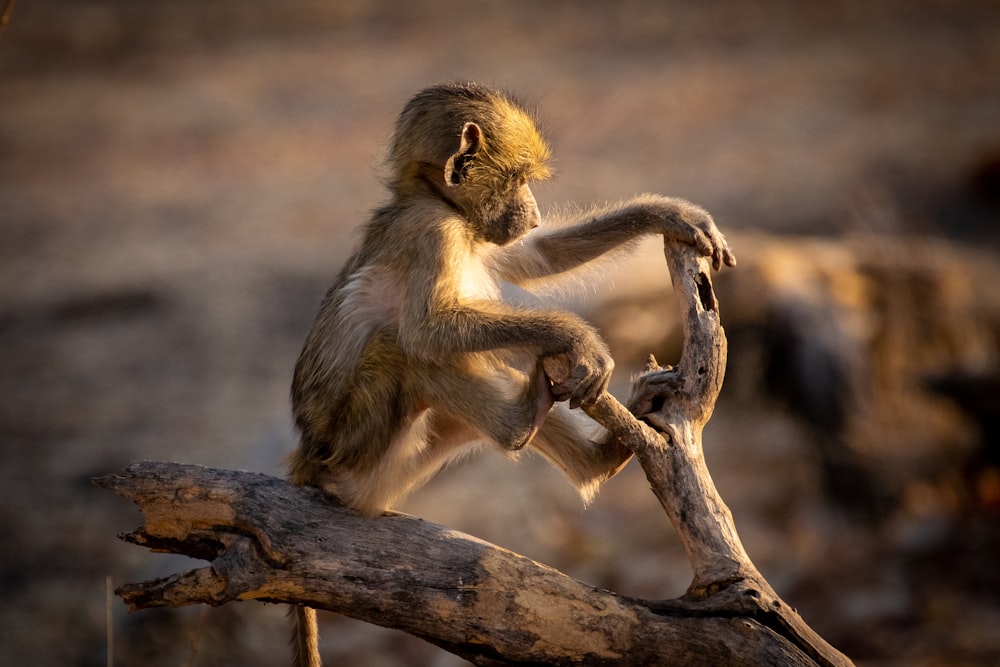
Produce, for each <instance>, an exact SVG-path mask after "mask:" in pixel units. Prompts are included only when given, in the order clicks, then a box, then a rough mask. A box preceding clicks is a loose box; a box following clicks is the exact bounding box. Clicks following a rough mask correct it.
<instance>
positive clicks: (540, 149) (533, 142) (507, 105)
mask: <svg viewBox="0 0 1000 667" xmlns="http://www.w3.org/2000/svg"><path fill="white" fill-rule="evenodd" d="M549 155H550V150H549V146H548V144H547V143H546V141H545V139H544V138H543V137H542V135H541V133H540V132H539V130H538V126H537V124H536V123H535V119H534V117H533V116H532V114H531V113H530V112H529V111H528V110H527V109H525V108H524V107H523V106H522V105H521V104H520V103H518V102H517V101H515V100H514V99H512V98H511V97H510V96H509V95H506V94H504V93H501V92H499V91H496V90H492V89H490V88H486V87H484V86H480V85H477V84H473V83H468V84H444V85H439V86H434V87H431V88H427V89H426V90H423V91H421V92H420V93H418V94H417V95H416V96H415V97H414V98H413V99H412V100H410V102H409V103H408V104H407V105H406V107H405V108H404V109H403V112H402V113H401V114H400V116H399V120H398V121H397V122H396V130H395V133H394V135H393V138H392V144H391V147H390V150H389V164H390V168H391V170H392V171H391V174H390V183H389V185H390V187H391V188H392V189H393V190H394V192H395V193H396V194H397V196H404V195H405V194H406V193H407V192H412V191H415V190H421V189H423V190H426V189H429V190H430V192H431V193H433V195H434V196H436V197H439V198H440V199H442V200H443V201H445V202H446V203H447V204H448V205H449V206H451V207H452V208H454V209H455V210H456V211H458V212H459V213H460V214H461V215H462V216H463V217H464V218H465V219H466V220H467V221H468V223H469V226H470V229H471V230H472V232H473V234H475V235H476V236H477V237H479V238H481V239H483V240H485V241H489V242H491V243H496V244H498V245H505V244H507V243H510V242H511V241H513V240H515V239H517V238H519V237H520V236H522V235H524V234H526V233H527V232H528V231H530V230H531V229H532V228H534V227H537V226H538V223H539V221H540V214H539V212H538V205H537V204H536V203H535V197H534V195H533V194H532V192H531V188H530V186H529V183H531V182H532V181H538V180H544V179H546V178H548V177H549V176H550V173H551V172H550V170H549V167H548V166H547V162H548V159H549Z"/></svg>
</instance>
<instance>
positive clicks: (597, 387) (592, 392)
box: [542, 339, 615, 408]
mask: <svg viewBox="0 0 1000 667" xmlns="http://www.w3.org/2000/svg"><path fill="white" fill-rule="evenodd" d="M614 367H615V363H614V361H613V360H612V359H611V355H610V354H608V351H607V348H606V347H605V345H604V343H603V342H602V341H601V340H600V339H597V340H596V341H594V342H593V343H591V344H587V345H583V346H580V347H579V348H577V349H573V350H570V351H569V352H565V353H562V354H557V355H554V356H551V357H545V358H543V359H542V368H543V369H544V370H545V374H546V375H547V376H548V378H549V381H551V382H552V389H551V391H552V397H553V398H554V399H555V400H556V401H566V400H568V401H569V406H570V407H571V408H578V407H580V405H582V404H583V403H589V402H591V401H594V400H596V399H597V397H598V396H600V395H601V394H603V393H604V392H605V391H607V389H608V382H609V381H610V379H611V371H612V370H613V369H614Z"/></svg>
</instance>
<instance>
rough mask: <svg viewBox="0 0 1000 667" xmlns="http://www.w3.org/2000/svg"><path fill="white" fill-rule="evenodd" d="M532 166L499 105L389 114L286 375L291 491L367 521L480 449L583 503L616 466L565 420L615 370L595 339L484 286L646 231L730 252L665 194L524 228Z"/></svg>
mask: <svg viewBox="0 0 1000 667" xmlns="http://www.w3.org/2000/svg"><path fill="white" fill-rule="evenodd" d="M549 154H550V150H549V147H548V144H547V143H546V141H545V139H544V138H543V137H542V135H541V133H540V132H539V130H538V127H537V125H536V122H535V119H534V116H533V114H532V113H531V112H530V111H529V110H528V109H526V108H525V107H524V106H523V105H522V104H520V103H519V102H518V101H516V100H515V99H513V98H512V97H511V96H510V95H507V94H505V93H503V92H500V91H497V90H493V89H490V88H486V87H484V86H480V85H477V84H471V83H470V84H446V85H439V86H434V87H431V88H428V89H426V90H423V91H421V92H420V93H418V94H417V95H416V96H415V97H414V98H413V99H412V100H410V102H409V103H408V104H407V105H406V107H405V108H404V109H403V111H402V113H401V114H400V116H399V119H398V120H397V122H396V127H395V132H394V135H393V137H392V140H391V145H390V148H389V155H388V169H389V173H388V179H387V185H388V188H389V194H390V198H389V201H388V203H386V204H385V205H384V206H382V207H381V208H379V209H377V210H376V211H375V212H374V213H373V214H372V216H371V219H370V220H369V221H368V222H367V223H366V224H365V226H364V227H363V230H362V231H363V235H362V240H361V243H360V246H359V247H358V248H357V250H356V251H355V252H354V254H353V255H352V256H351V258H350V259H349V260H348V261H347V263H346V265H345V266H344V268H343V269H342V270H341V272H340V274H339V276H338V277H337V279H336V282H335V283H334V284H333V286H332V287H331V288H330V290H329V292H328V293H327V295H326V297H325V299H324V300H323V303H322V306H321V308H320V311H319V314H318V315H317V317H316V320H315V323H314V324H313V326H312V329H311V330H310V332H309V334H308V337H307V339H306V342H305V345H304V347H303V349H302V352H301V354H300V356H299V359H298V362H297V364H296V367H295V373H294V378H293V383H292V408H293V412H294V416H295V421H296V425H297V427H298V429H299V431H300V433H301V438H300V444H299V447H298V449H297V450H296V451H295V452H294V453H293V454H291V455H290V457H289V467H290V477H291V481H292V482H293V483H295V484H298V485H310V486H316V487H319V488H321V489H323V490H324V491H325V492H327V493H329V494H332V495H335V496H336V497H337V498H339V499H340V500H341V501H342V502H344V503H345V504H347V505H349V506H350V507H353V508H355V509H356V510H357V511H359V512H361V513H363V514H366V515H371V516H375V515H378V514H379V513H380V512H382V511H383V510H386V509H388V508H390V507H391V506H393V505H394V504H395V503H397V502H399V501H400V500H401V499H402V498H403V497H404V496H405V495H406V494H407V493H409V492H410V491H412V490H413V489H414V488H416V487H417V486H418V485H420V484H422V483H423V482H424V481H426V480H427V479H428V478H429V477H431V476H432V475H433V474H434V473H435V472H436V471H438V470H439V469H440V468H441V467H442V466H443V465H444V464H445V463H446V462H447V461H449V460H450V459H452V458H454V457H456V456H458V455H460V454H462V453H463V452H466V451H468V449H469V447H470V446H472V445H477V444H479V443H493V444H495V445H497V446H498V447H499V448H500V449H501V450H502V451H505V452H518V451H519V450H521V449H522V448H524V447H525V446H527V445H530V446H531V447H533V448H534V449H535V450H537V451H538V452H539V453H541V454H542V455H543V456H544V457H545V458H546V459H548V460H549V461H550V462H551V463H552V464H553V465H555V466H556V467H557V468H559V469H560V470H561V471H562V472H563V473H564V474H565V475H566V477H567V478H568V479H569V481H570V482H571V483H572V484H573V485H574V486H575V487H576V488H577V489H578V490H579V492H580V495H581V496H582V497H583V500H584V502H588V501H590V500H591V498H592V497H593V496H594V494H595V493H596V491H597V489H598V487H599V486H600V484H601V483H602V482H603V481H604V480H606V479H608V478H610V477H612V476H613V475H614V474H615V473H617V472H618V471H619V470H620V469H621V468H622V467H623V466H624V465H625V464H626V463H627V462H628V460H629V458H630V457H631V455H632V452H631V451H630V450H629V449H628V448H626V447H625V446H623V445H622V444H620V443H619V442H617V440H616V439H614V438H612V437H610V436H607V435H605V436H603V437H601V438H598V439H596V440H595V439H592V438H591V437H590V436H589V435H588V434H587V433H588V425H587V424H583V425H581V423H580V421H581V419H578V415H577V414H576V413H574V412H571V411H570V408H574V407H578V406H580V405H582V404H585V403H588V402H591V401H594V400H596V399H597V398H598V397H599V396H600V395H601V394H602V393H603V392H605V391H606V389H607V386H608V381H609V378H610V375H611V371H612V368H613V365H614V364H613V361H612V359H611V357H610V356H609V354H608V349H607V346H606V345H605V344H604V342H603V341H602V340H601V338H600V336H599V335H598V334H597V332H596V331H595V330H594V329H593V328H592V327H591V326H590V325H588V324H587V323H586V322H585V321H583V320H582V319H581V318H580V317H577V316H576V315H574V314H571V313H568V312H563V311H557V310H539V309H532V308H526V307H518V306H514V305H510V304H508V303H505V302H504V301H503V300H502V299H501V285H502V284H504V283H510V284H513V285H517V286H519V287H522V288H524V289H526V290H528V291H529V292H533V291H537V290H544V289H545V288H546V287H547V286H549V285H552V284H555V283H556V282H558V281H559V280H561V279H563V278H566V277H572V275H573V274H574V273H576V272H577V270H578V269H585V268H590V267H593V266H595V265H597V264H599V263H601V262H606V261H608V260H613V259H615V258H617V257H620V256H621V255H622V254H623V252H626V251H628V250H630V249H631V248H633V247H634V246H635V244H636V242H637V241H638V240H639V239H640V238H641V237H643V236H647V235H653V234H660V235H662V236H663V237H664V238H665V239H666V240H668V241H671V242H675V243H684V244H689V245H691V246H694V247H695V248H696V249H697V250H698V251H699V252H701V253H702V254H703V255H706V256H709V255H710V256H711V257H712V264H713V267H714V268H715V269H716V270H719V269H720V268H721V267H722V266H723V264H725V265H729V266H733V265H735V257H734V255H733V254H732V253H731V252H730V250H729V248H728V246H727V245H726V241H725V239H724V238H723V236H722V234H721V233H719V231H718V229H716V226H715V224H714V222H713V221H712V218H711V216H709V215H708V213H706V212H705V211H704V210H702V209H701V208H699V207H697V206H695V205H693V204H691V203H689V202H687V201H684V200H681V199H674V198H668V197H661V196H656V195H641V196H638V197H635V198H633V199H629V200H626V201H623V202H620V203H617V204H614V205H611V206H604V207H599V208H595V209H592V210H590V211H587V212H585V213H583V214H580V215H579V216H577V218H578V219H576V220H560V221H551V220H548V221H546V224H545V225H544V226H543V225H541V215H540V213H539V211H538V206H537V204H536V202H535V197H534V195H533V194H532V192H531V186H530V184H531V183H532V182H535V181H540V180H544V179H546V178H548V177H549V175H550V170H549V168H548V166H547V164H546V163H547V161H548V159H549ZM552 359H558V360H559V361H560V363H562V364H563V365H564V366H566V367H568V369H569V373H568V374H567V375H566V376H565V377H559V378H558V379H557V380H556V381H553V379H551V378H549V377H548V376H547V375H546V373H545V370H544V368H543V361H545V360H552ZM583 419H586V418H585V417H584V418H583ZM589 426H590V427H592V426H593V423H590V425H589ZM297 620H298V623H299V628H298V632H299V634H298V637H299V639H298V640H297V641H298V642H299V644H298V651H297V652H298V653H299V654H300V658H299V659H300V660H306V658H307V657H308V660H310V661H312V662H301V663H300V664H306V665H315V664H318V657H317V656H316V652H315V647H314V644H313V643H314V641H315V617H314V615H313V612H312V610H309V609H306V608H300V611H299V614H298V619H297ZM310 644H313V645H312V646H310Z"/></svg>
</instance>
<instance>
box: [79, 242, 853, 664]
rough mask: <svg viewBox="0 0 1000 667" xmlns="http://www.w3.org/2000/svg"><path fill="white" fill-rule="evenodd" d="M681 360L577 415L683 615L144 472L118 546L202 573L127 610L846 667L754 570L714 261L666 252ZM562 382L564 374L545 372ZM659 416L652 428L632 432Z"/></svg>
mask: <svg viewBox="0 0 1000 667" xmlns="http://www.w3.org/2000/svg"><path fill="white" fill-rule="evenodd" d="M666 257H667V264H668V266H669V269H670V275H671V278H672V280H673V284H674V289H675V291H676V293H677V294H678V297H679V300H680V306H681V315H682V319H683V328H684V336H685V338H684V341H685V342H684V350H683V353H682V355H681V359H680V361H679V363H678V364H677V367H676V368H669V367H662V368H661V367H659V366H657V364H656V361H655V360H654V359H652V358H650V363H649V364H648V365H647V369H646V372H645V373H643V374H642V375H641V376H639V378H637V380H636V382H635V385H634V387H633V395H632V398H631V399H630V402H629V404H630V405H629V407H630V408H631V410H630V409H627V408H625V407H624V406H623V405H622V404H621V403H619V402H618V401H617V400H615V399H614V398H613V397H611V396H610V395H604V396H602V397H601V398H600V399H598V400H597V401H596V402H595V403H593V404H590V405H584V406H582V407H583V409H584V410H585V411H586V412H587V414H589V415H590V416H591V417H592V418H593V419H595V420H596V421H597V422H599V423H600V424H602V425H603V426H604V427H605V428H607V429H608V430H609V431H611V432H612V433H613V434H614V435H616V436H617V437H618V439H619V440H620V441H621V442H622V443H624V444H625V445H626V446H628V447H629V448H630V449H631V450H632V451H633V452H634V453H635V455H636V458H637V459H638V461H639V463H640V465H641V466H642V468H643V470H644V471H645V472H646V476H647V479H648V480H649V483H650V485H651V487H652V490H653V492H654V493H655V494H656V496H657V498H658V499H659V501H660V503H661V505H662V506H663V508H664V510H665V512H666V513H667V515H668V516H669V518H670V520H671V521H672V522H673V524H674V526H675V527H676V529H677V531H678V533H679V535H680V537H681V540H682V541H683V544H684V547H685V549H686V551H687V555H688V557H689V559H690V561H691V564H692V567H693V570H694V578H693V581H692V583H691V586H690V587H689V589H688V591H687V593H686V594H685V595H683V596H682V597H680V598H677V599H673V600H660V601H648V600H640V599H634V598H628V597H623V596H620V595H616V594H615V593H613V592H610V591H606V590H601V589H597V588H594V587H592V586H588V585H586V584H584V583H581V582H579V581H576V580H574V579H572V578H571V577H569V576H567V575H565V574H563V573H561V572H559V571H557V570H554V569H552V568H549V567H546V566H545V565H542V564H539V563H536V562H535V561H532V560H530V559H528V558H524V557H523V556H519V555H517V554H515V553H512V552H510V551H507V550H505V549H503V548H501V547H498V546H495V545H492V544H489V543H487V542H484V541H482V540H478V539H476V538H474V537H471V536H468V535H464V534H461V533H458V532H456V531H453V530H449V529H448V528H446V527H443V526H440V525H436V524H433V523H430V522H427V521H423V520H421V519H418V518H414V517H410V516H405V515H401V514H394V513H387V514H386V515H384V516H382V517H379V518H377V519H366V518H362V517H359V516H358V515H356V514H355V513H353V512H352V511H351V510H349V509H347V508H345V507H342V506H340V505H338V504H336V502H335V501H333V500H331V499H329V498H327V497H325V496H324V495H323V494H322V493H320V492H319V491H317V490H314V489H304V488H297V487H294V486H292V485H290V484H288V483H287V482H285V481H283V480H280V479H277V478H275V477H269V476H266V475H260V474H256V473H248V472H240V471H233V470H217V469H210V468H203V467H198V466H190V465H181V464H176V463H160V462H150V461H145V462H139V463H135V464H133V465H131V466H129V467H128V468H126V469H125V471H124V472H123V473H121V474H119V475H107V476H104V477H100V478H97V479H95V482H96V483H97V484H98V485H100V486H102V487H104V488H107V489H109V490H111V491H113V492H115V493H117V494H119V495H121V496H124V497H126V498H128V499H130V500H132V501H133V502H135V503H136V504H137V505H138V506H139V508H140V509H141V510H142V512H143V514H144V519H145V521H144V525H143V526H142V527H140V528H138V529H137V530H135V531H133V532H131V533H127V534H124V535H122V536H121V537H122V539H124V540H125V541H127V542H131V543H133V544H138V545H142V546H146V547H148V548H150V549H152V550H153V551H160V552H170V553H179V554H185V555H188V556H193V557H195V558H200V559H203V560H206V561H209V563H210V564H209V565H208V566H207V567H204V568H201V569H197V570H191V571H187V572H182V573H179V574H176V575H174V576H171V577H168V578H165V579H159V580H155V581H147V582H143V583H138V584H126V585H125V586H122V587H121V588H119V589H118V590H117V591H116V592H117V593H118V595H120V596H121V597H122V598H123V599H124V600H125V602H126V603H127V604H128V605H129V607H130V609H132V610H137V609H145V608H149V607H177V606H182V605H188V604H197V603H205V604H211V605H221V604H225V603H227V602H231V601H234V600H262V601H267V602H280V603H290V604H302V605H307V606H310V607H314V608H316V609H326V610H329V611H334V612H338V613H341V614H344V615H346V616H351V617H353V618H358V619H361V620H365V621H369V622H371V623H376V624H378V625H383V626H387V627H392V628H397V629H400V630H404V631H406V632H409V633H411V634H413V635H416V636H418V637H421V638H423V639H425V640H427V641H429V642H431V643H433V644H436V645H438V646H440V647H442V648H444V649H446V650H448V651H451V652H453V653H455V654H457V655H460V656H462V657H464V658H466V659H468V660H469V661H471V662H472V663H474V664H477V665H506V664H546V665H564V664H566V665H568V664H587V665H612V664H614V665H654V664H663V665H713V666H714V665H836V666H846V665H851V664H852V663H851V661H850V660H849V659H848V658H847V657H845V656H844V655H843V654H841V653H840V652H838V651H837V650H836V649H834V648H833V647H832V646H830V645H829V644H828V643H827V642H826V641H825V640H823V639H822V638H821V637H820V636H819V635H817V634H816V633H815V632H814V631H813V630H812V629H811V628H810V627H809V626H808V625H806V623H805V622H804V621H803V620H802V618H801V617H800V616H799V615H798V614H797V613H796V612H795V611H794V609H792V608H791V607H789V606H788V605H787V604H785V603H784V602H783V601H782V600H781V599H780V598H779V597H778V596H777V594H776V593H775V592H774V590H773V589H772V588H771V587H770V585H769V584H768V583H767V582H766V581H765V580H764V578H763V576H762V575H761V574H760V573H759V572H758V571H757V569H756V567H754V565H753V563H752V562H751V561H750V558H749V557H748V556H747V554H746V552H745V550H744V549H743V546H742V544H741V542H740V539H739V536H738V535H737V532H736V528H735V525H734V524H733V519H732V515H731V513H730V512H729V509H728V508H727V507H726V505H725V503H724V502H723V501H722V499H721V497H720V496H719V494H718V492H717V491H716V489H715V485H714V484H713V482H712V478H711V476H710V475H709V472H708V469H707V467H706V465H705V459H704V455H703V451H702V430H703V428H704V426H705V424H706V423H707V421H708V419H709V417H710V416H711V414H712V410H713V409H714V406H715V401H716V399H717V398H718V395H719V390H720V388H721V386H722V381H723V376H724V371H725V365H726V338H725V334H724V332H723V330H722V326H721V324H720V321H719V309H718V304H717V302H716V297H715V293H714V291H713V289H712V284H711V280H710V271H709V265H708V259H707V258H702V257H698V256H696V255H695V254H694V252H693V251H692V250H690V249H688V248H675V247H672V246H669V245H668V246H667V247H666ZM546 372H547V373H548V374H549V376H550V377H552V378H553V380H556V379H558V377H559V376H560V373H563V372H566V369H563V368H561V367H560V361H559V360H558V359H553V360H549V361H548V362H547V363H546ZM633 412H635V413H636V414H643V415H646V416H645V417H644V419H643V420H642V421H640V420H638V419H636V418H635V417H634V416H633Z"/></svg>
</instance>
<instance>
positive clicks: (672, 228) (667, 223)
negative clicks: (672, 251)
mask: <svg viewBox="0 0 1000 667" xmlns="http://www.w3.org/2000/svg"><path fill="white" fill-rule="evenodd" d="M668 201H669V202H670V203H669V204H668V208H669V213H668V214H667V215H664V216H663V218H662V219H663V222H664V227H663V236H664V238H667V239H670V240H673V241H676V242H678V243H686V244H688V245H691V246H694V247H695V248H696V249H697V250H698V252H700V253H701V254H702V255H705V256H706V257H708V256H710V257H711V258H712V268H713V269H715V270H716V271H718V270H720V269H721V268H722V266H723V264H725V265H726V266H736V255H734V254H733V251H732V250H730V249H729V244H728V243H726V237H725V236H723V235H722V232H720V231H719V228H718V227H716V226H715V221H714V220H712V216H711V215H709V214H708V211H706V210H705V209H703V208H701V207H700V206H695V205H694V204H692V203H691V202H687V201H684V200H682V199H671V200H668Z"/></svg>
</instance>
